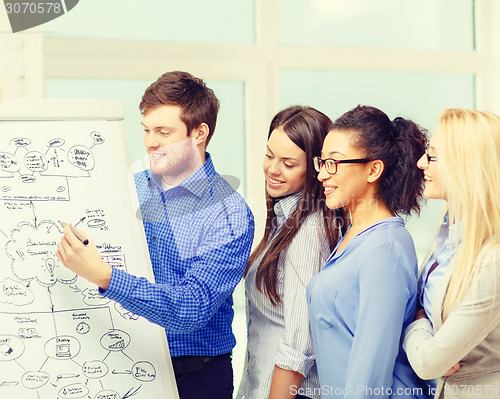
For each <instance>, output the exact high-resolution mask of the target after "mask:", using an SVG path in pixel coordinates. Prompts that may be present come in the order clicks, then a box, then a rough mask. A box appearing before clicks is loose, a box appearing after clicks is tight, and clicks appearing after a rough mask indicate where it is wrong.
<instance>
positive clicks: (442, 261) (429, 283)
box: [419, 215, 461, 324]
mask: <svg viewBox="0 0 500 399" xmlns="http://www.w3.org/2000/svg"><path fill="white" fill-rule="evenodd" d="M460 234H461V224H460V225H459V235H460ZM456 242H457V236H456V227H455V225H451V226H449V223H448V215H445V216H444V218H443V222H442V223H441V226H439V230H438V233H437V235H436V239H435V241H434V251H433V252H432V254H431V256H430V257H429V259H427V261H426V262H425V266H424V267H423V269H422V274H421V276H420V284H421V286H420V296H419V301H420V304H421V305H422V307H423V308H424V310H425V314H426V315H427V317H428V319H429V321H430V322H431V324H432V300H433V298H434V294H435V292H436V290H437V289H438V287H439V284H440V282H441V278H442V277H443V276H444V274H445V273H446V270H447V269H448V267H449V265H450V261H451V258H452V257H453V256H454V255H455V250H456V245H455V243H456ZM458 243H459V244H460V236H459V237H458ZM435 262H437V263H438V266H437V267H436V268H435V269H434V270H433V271H432V272H431V273H430V274H429V272H430V271H431V270H430V269H431V267H432V265H433V264H434V263H435Z"/></svg>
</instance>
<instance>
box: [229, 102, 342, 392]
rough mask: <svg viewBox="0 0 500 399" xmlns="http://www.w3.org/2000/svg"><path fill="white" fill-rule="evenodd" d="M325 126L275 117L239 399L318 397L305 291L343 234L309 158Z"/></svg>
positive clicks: (294, 112)
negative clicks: (326, 203)
mask: <svg viewBox="0 0 500 399" xmlns="http://www.w3.org/2000/svg"><path fill="white" fill-rule="evenodd" d="M331 126H332V122H331V120H330V119H329V118H328V117H327V116H326V115H325V114H323V113H321V112H319V111H317V110H316V109H314V108H310V107H301V106H294V107H290V108H287V109H285V110H283V111H281V112H279V113H278V114H277V115H276V116H275V117H274V119H273V120H272V122H271V126H270V128H269V135H268V142H267V150H266V155H265V158H264V163H263V169H264V175H265V179H266V204H267V220H266V227H265V232H264V237H263V238H262V240H261V242H260V244H259V245H258V246H257V248H256V249H255V250H254V252H253V253H252V255H251V256H250V258H249V261H248V265H247V269H246V272H245V290H246V297H247V321H248V343H247V358H246V364H245V370H244V376H243V381H242V383H241V386H240V390H239V392H238V398H246V399H249V398H257V399H262V398H268V397H269V398H293V397H297V398H300V397H310V398H318V397H319V391H318V389H319V381H318V374H317V369H316V364H315V357H314V351H313V345H312V341H311V337H310V332H309V323H308V315H307V304H306V296H305V290H306V286H307V283H308V281H309V279H310V278H311V277H312V276H313V275H314V274H316V273H317V272H319V270H320V268H321V266H322V265H323V264H324V262H325V260H326V258H327V257H328V256H329V254H330V252H331V250H332V248H333V247H334V246H335V244H336V243H337V241H338V239H339V237H340V235H341V234H342V229H343V226H344V223H343V221H344V219H343V211H342V210H338V211H331V210H329V209H328V208H326V206H325V200H324V196H323V190H322V187H321V184H320V183H319V181H318V180H317V178H316V172H315V170H314V165H313V157H314V156H315V155H319V153H320V151H321V144H322V142H323V139H324V138H325V136H326V135H327V133H328V131H329V130H330V129H331Z"/></svg>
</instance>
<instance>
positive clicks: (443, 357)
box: [403, 253, 500, 379]
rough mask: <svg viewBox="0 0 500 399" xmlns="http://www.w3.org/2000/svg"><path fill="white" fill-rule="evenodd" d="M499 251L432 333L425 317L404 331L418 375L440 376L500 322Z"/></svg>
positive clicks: (408, 351) (428, 377) (427, 376)
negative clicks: (438, 327) (439, 326)
mask: <svg viewBox="0 0 500 399" xmlns="http://www.w3.org/2000/svg"><path fill="white" fill-rule="evenodd" d="M499 255H500V253H496V258H495V259H490V260H489V261H486V262H483V264H482V265H481V268H480V270H479V271H478V275H477V277H476V278H475V279H474V280H473V283H472V284H471V287H470V288H469V290H468V292H467V293H466V294H465V297H464V299H463V300H462V301H461V302H460V304H459V305H457V306H456V307H455V308H454V309H453V310H452V311H451V313H450V314H449V316H448V318H447V319H446V320H445V322H444V323H443V325H442V326H441V328H440V329H439V330H438V331H436V332H435V333H434V334H433V332H432V328H430V323H429V321H428V320H416V321H415V322H413V323H412V324H410V325H409V326H408V328H407V329H406V331H405V339H404V343H403V348H404V349H405V351H406V354H407V355H408V360H409V361H410V364H411V366H412V367H413V369H414V370H415V372H416V373H417V375H418V376H419V377H420V378H423V379H432V378H439V377H442V376H443V375H444V374H445V373H446V372H447V371H448V370H449V369H450V368H451V367H452V366H453V365H455V364H456V363H457V362H459V361H461V360H462V359H463V358H464V357H465V356H466V355H467V354H468V353H469V352H470V351H471V350H472V349H474V348H475V347H476V346H477V345H478V344H480V343H481V342H482V341H483V340H484V339H485V338H486V336H487V335H488V334H489V333H490V332H491V331H492V330H493V329H494V328H495V327H498V325H499V324H500V295H499V293H500V256H499Z"/></svg>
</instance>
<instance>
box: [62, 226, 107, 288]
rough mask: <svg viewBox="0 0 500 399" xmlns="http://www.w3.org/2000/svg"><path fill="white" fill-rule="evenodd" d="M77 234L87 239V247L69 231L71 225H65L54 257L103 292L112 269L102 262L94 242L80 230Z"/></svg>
mask: <svg viewBox="0 0 500 399" xmlns="http://www.w3.org/2000/svg"><path fill="white" fill-rule="evenodd" d="M78 232H79V233H80V234H82V235H83V236H85V238H88V240H89V243H88V245H83V243H82V242H81V241H80V240H79V239H78V238H77V237H76V236H75V235H74V234H73V232H72V231H71V225H70V224H67V225H66V227H65V228H64V235H63V237H62V238H61V241H60V242H59V244H57V251H56V256H57V258H58V259H59V260H60V261H61V262H62V264H63V265H64V266H66V267H67V268H68V269H70V270H71V271H73V272H74V273H76V274H78V275H79V276H81V277H83V278H84V279H86V280H88V281H90V282H92V283H94V284H97V285H98V286H99V287H100V288H102V289H104V290H105V289H107V288H108V286H109V282H110V280H111V272H112V268H111V266H109V265H108V264H107V263H106V262H104V261H103V260H102V258H101V255H100V253H99V251H98V250H97V248H96V246H95V244H94V242H93V241H92V240H91V239H90V238H89V237H88V236H86V235H85V234H84V233H83V232H82V231H81V230H78Z"/></svg>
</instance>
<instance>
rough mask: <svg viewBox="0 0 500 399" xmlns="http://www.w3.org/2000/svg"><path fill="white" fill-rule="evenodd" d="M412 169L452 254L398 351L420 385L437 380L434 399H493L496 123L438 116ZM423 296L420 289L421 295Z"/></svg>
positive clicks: (498, 326) (459, 114)
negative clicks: (442, 203) (434, 203)
mask: <svg viewBox="0 0 500 399" xmlns="http://www.w3.org/2000/svg"><path fill="white" fill-rule="evenodd" d="M417 165H418V167H419V168H420V169H422V170H423V173H424V177H425V190H424V195H425V196H426V197H427V198H435V199H444V200H446V202H447V207H446V212H447V214H446V217H445V219H444V224H448V227H449V233H448V234H449V237H448V240H449V242H450V246H449V247H451V248H452V250H451V251H449V256H450V259H448V260H446V259H445V262H444V263H445V265H444V268H445V270H444V271H443V270H441V271H440V272H441V274H442V277H441V278H439V280H438V281H437V282H435V283H434V284H433V285H434V290H433V294H432V296H431V297H430V298H429V301H428V303H429V304H430V310H431V320H429V319H428V318H427V313H428V312H426V311H425V304H424V309H422V310H419V311H418V312H417V316H416V320H415V321H414V322H413V323H412V324H411V325H410V326H408V328H407V329H406V336H405V340H404V344H403V346H404V349H405V351H406V353H407V355H408V359H409V361H410V364H411V366H412V367H413V369H414V370H415V372H416V373H417V374H418V375H419V376H420V377H421V378H424V379H433V378H439V381H438V386H437V392H436V396H435V397H436V398H472V397H474V398H479V397H480V398H494V397H495V398H497V397H499V396H500V117H499V116H497V115H495V114H493V113H489V112H481V111H474V110H464V109H448V110H445V111H443V112H442V113H441V116H440V119H439V124H438V127H437V130H436V132H435V134H434V136H433V137H432V139H431V142H430V148H429V150H428V152H427V153H426V154H424V155H423V156H422V158H421V159H420V160H419V161H418V163H417ZM438 237H439V235H438ZM438 237H436V244H437V238H438ZM435 247H436V249H437V248H438V245H435ZM435 251H436V250H434V252H435ZM438 258H439V257H438ZM429 263H430V262H427V265H426V267H425V268H424V271H423V275H426V276H425V278H423V280H427V281H429V280H430V279H431V276H433V274H434V273H435V272H434V270H440V269H441V268H442V267H443V266H442V265H441V264H440V262H439V261H435V262H434V263H433V265H432V266H431V267H429ZM431 269H432V270H431ZM424 282H425V281H424ZM426 290H427V287H426V285H425V284H424V286H423V293H424V294H425V291H426ZM427 307H428V308H429V305H428V306H427Z"/></svg>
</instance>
